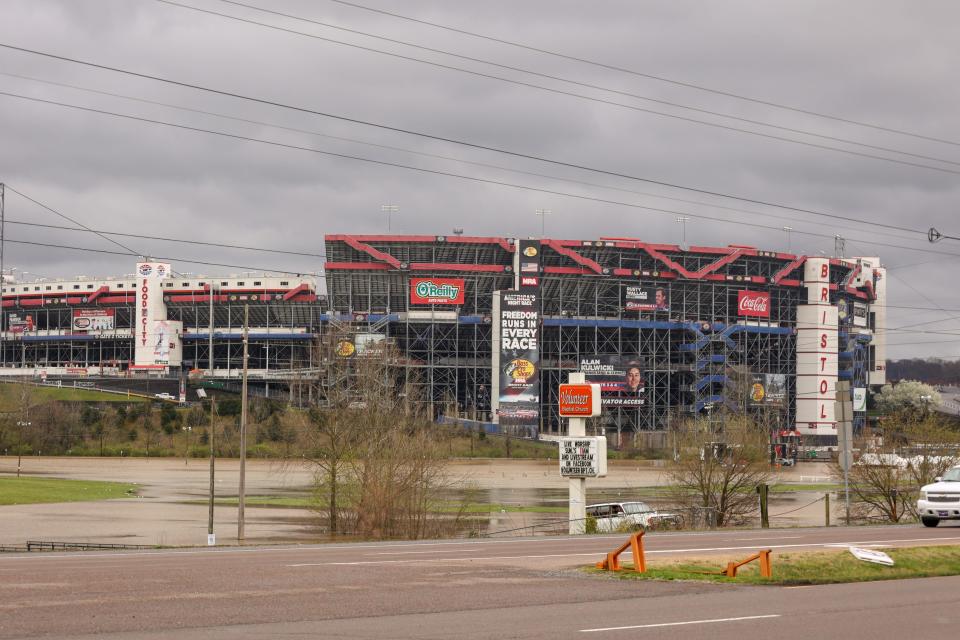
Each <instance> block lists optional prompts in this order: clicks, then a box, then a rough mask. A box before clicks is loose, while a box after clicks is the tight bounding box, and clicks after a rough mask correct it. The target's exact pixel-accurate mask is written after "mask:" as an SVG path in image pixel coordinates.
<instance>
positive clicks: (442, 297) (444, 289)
mask: <svg viewBox="0 0 960 640" xmlns="http://www.w3.org/2000/svg"><path fill="white" fill-rule="evenodd" d="M463 282H464V281H463V278H411V279H410V304H463V289H464V286H463Z"/></svg>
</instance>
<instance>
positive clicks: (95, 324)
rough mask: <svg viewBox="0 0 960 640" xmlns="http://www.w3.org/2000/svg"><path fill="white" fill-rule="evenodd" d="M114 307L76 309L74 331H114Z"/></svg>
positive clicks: (74, 312) (74, 311)
mask: <svg viewBox="0 0 960 640" xmlns="http://www.w3.org/2000/svg"><path fill="white" fill-rule="evenodd" d="M114 311H115V310H114V309H74V310H73V323H72V325H71V326H72V327H73V330H74V331H113V328H114V324H113V317H114Z"/></svg>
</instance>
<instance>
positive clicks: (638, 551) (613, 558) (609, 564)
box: [597, 531, 647, 573]
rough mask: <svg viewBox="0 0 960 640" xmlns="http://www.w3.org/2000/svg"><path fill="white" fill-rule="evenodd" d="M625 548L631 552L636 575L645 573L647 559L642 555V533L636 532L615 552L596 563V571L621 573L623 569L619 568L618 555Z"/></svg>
mask: <svg viewBox="0 0 960 640" xmlns="http://www.w3.org/2000/svg"><path fill="white" fill-rule="evenodd" d="M627 547H630V550H631V551H632V552H633V570H634V571H636V572H637V573H645V572H646V570H647V559H646V557H644V554H643V531H637V532H636V533H634V534H633V535H631V536H630V538H629V539H628V540H627V541H626V542H624V543H623V544H622V545H620V546H619V547H618V548H617V549H616V550H614V551H611V552H610V553H608V554H607V557H606V558H605V559H604V560H601V561H600V562H598V563H597V569H606V570H607V571H622V570H623V567H621V566H620V554H621V553H623V552H624V551H626V550H627Z"/></svg>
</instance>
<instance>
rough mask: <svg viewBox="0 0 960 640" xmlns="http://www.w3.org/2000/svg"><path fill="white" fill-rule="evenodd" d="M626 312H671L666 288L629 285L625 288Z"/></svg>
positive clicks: (624, 304)
mask: <svg viewBox="0 0 960 640" xmlns="http://www.w3.org/2000/svg"><path fill="white" fill-rule="evenodd" d="M623 309H624V311H670V297H669V295H668V294H667V290H666V289H665V288H664V287H646V286H642V285H638V284H637V285H634V284H628V285H625V286H624V288H623Z"/></svg>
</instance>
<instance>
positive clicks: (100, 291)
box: [87, 285, 110, 302]
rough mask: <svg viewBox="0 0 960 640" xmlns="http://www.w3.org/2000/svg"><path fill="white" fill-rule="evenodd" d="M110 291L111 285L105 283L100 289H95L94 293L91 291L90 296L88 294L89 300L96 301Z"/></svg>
mask: <svg viewBox="0 0 960 640" xmlns="http://www.w3.org/2000/svg"><path fill="white" fill-rule="evenodd" d="M109 292H110V287H108V286H106V285H104V286H102V287H100V288H99V289H97V290H96V291H94V292H93V293H91V294H90V295H89V296H87V302H94V301H95V300H96V299H97V298H99V297H100V296H102V295H103V294H105V293H109Z"/></svg>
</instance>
